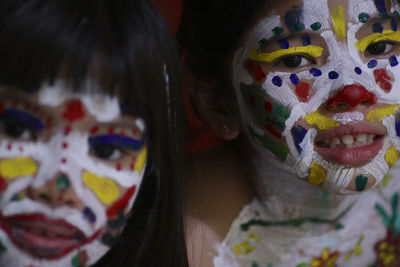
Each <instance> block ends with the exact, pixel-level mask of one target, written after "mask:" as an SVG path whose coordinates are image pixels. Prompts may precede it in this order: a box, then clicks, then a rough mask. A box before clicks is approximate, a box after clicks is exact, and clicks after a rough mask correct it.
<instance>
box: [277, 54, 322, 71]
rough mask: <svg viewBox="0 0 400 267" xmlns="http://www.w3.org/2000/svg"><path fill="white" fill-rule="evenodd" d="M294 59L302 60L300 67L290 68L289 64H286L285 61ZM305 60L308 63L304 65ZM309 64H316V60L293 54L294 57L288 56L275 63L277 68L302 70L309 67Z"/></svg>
mask: <svg viewBox="0 0 400 267" xmlns="http://www.w3.org/2000/svg"><path fill="white" fill-rule="evenodd" d="M294 57H299V58H300V60H301V61H300V63H299V65H298V66H288V65H287V64H285V60H288V59H293V58H294ZM304 60H306V61H307V62H306V63H304V62H303V61H304ZM286 63H288V62H286ZM309 64H315V60H314V59H313V58H310V57H309V56H307V55H304V54H292V55H288V56H284V57H282V58H279V59H277V60H276V61H275V66H277V67H284V68H301V67H303V66H307V65H309Z"/></svg>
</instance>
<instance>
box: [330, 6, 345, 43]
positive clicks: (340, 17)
mask: <svg viewBox="0 0 400 267" xmlns="http://www.w3.org/2000/svg"><path fill="white" fill-rule="evenodd" d="M331 20H332V23H333V28H334V29H335V33H336V36H337V38H338V39H339V41H344V40H346V36H347V29H346V18H345V16H344V8H343V7H342V6H338V7H334V8H332V9H331Z"/></svg>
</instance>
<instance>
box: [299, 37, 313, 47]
mask: <svg viewBox="0 0 400 267" xmlns="http://www.w3.org/2000/svg"><path fill="white" fill-rule="evenodd" d="M301 40H302V41H303V45H304V46H307V45H310V44H311V38H310V36H303V37H301Z"/></svg>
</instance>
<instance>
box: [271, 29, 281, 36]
mask: <svg viewBox="0 0 400 267" xmlns="http://www.w3.org/2000/svg"><path fill="white" fill-rule="evenodd" d="M272 33H273V34H274V35H276V36H279V35H281V34H282V33H283V28H282V27H275V28H273V29H272Z"/></svg>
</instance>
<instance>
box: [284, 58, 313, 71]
mask: <svg viewBox="0 0 400 267" xmlns="http://www.w3.org/2000/svg"><path fill="white" fill-rule="evenodd" d="M310 63H312V62H311V60H309V59H308V58H306V57H305V56H302V55H291V56H286V57H284V58H281V59H279V60H278V64H279V65H281V64H282V65H283V66H284V67H287V68H298V67H302V66H306V65H308V64H310Z"/></svg>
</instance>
